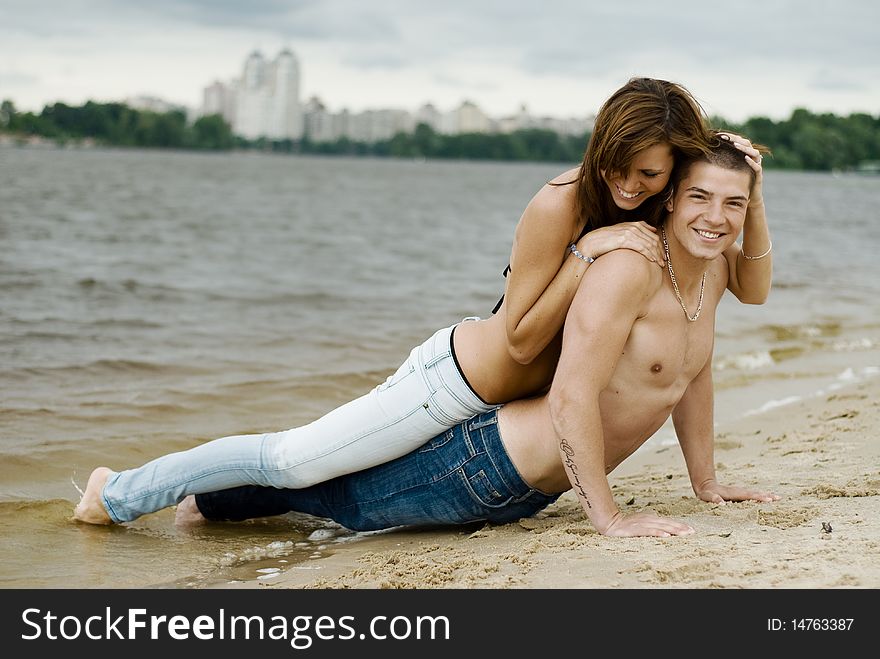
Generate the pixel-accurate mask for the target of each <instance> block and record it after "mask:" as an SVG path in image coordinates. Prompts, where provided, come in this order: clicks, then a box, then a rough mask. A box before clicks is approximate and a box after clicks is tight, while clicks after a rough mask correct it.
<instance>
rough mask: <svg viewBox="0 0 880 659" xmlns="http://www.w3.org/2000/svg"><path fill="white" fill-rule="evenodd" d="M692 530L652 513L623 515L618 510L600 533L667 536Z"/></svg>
mask: <svg viewBox="0 0 880 659" xmlns="http://www.w3.org/2000/svg"><path fill="white" fill-rule="evenodd" d="M693 532H694V529H693V528H692V527H690V526H688V525H687V524H684V523H682V522H677V521H675V520H674V519H669V518H668V517H660V516H658V515H655V514H654V513H636V514H635V515H624V514H623V513H621V512H620V511H618V512H617V514H616V515H615V516H614V517H613V518H612V520H611V523H610V524H609V525H608V526H607V527H606V529H605V530H604V531H603V532H602V535H610V536H615V537H630V538H631V537H634V536H654V537H658V538H668V537H670V536H673V535H690V534H691V533H693Z"/></svg>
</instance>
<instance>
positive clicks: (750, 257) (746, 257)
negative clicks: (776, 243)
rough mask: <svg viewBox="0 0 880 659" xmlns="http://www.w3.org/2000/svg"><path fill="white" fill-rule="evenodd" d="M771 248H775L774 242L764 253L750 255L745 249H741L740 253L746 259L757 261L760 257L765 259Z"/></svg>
mask: <svg viewBox="0 0 880 659" xmlns="http://www.w3.org/2000/svg"><path fill="white" fill-rule="evenodd" d="M768 242H769V241H768ZM771 249H773V243H772V242H771V243H770V247H768V248H767V251H766V252H764V253H763V254H759V255H758V256H749V255H748V254H746V253H745V252H743V251H740V254H742V255H743V258H744V259H748V260H749V261H757V260H758V259H763V258H764V257H765V256H767V255H768V254H769V253H770V250H771Z"/></svg>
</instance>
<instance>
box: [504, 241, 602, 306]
mask: <svg viewBox="0 0 880 659" xmlns="http://www.w3.org/2000/svg"><path fill="white" fill-rule="evenodd" d="M589 230H590V229H589V228H588V227H586V226H585V227H584V228H583V230H582V231H581V235H579V236H578V237H577V240H580V239H581V238H583V237H584V236H585V235H587V232H588V231H589ZM577 240H575V242H577ZM508 272H510V264H509V263H508V264H507V267H506V268H504V272H502V273H501V276H502V277H504V278H505V279H506V278H507V273H508ZM503 302H504V296H503V295H502V296H501V299H500V300H498V304H496V305H495V308H494V309H492V313H493V314H495V313H498V310H499V309H500V308H501V305H502V303H503Z"/></svg>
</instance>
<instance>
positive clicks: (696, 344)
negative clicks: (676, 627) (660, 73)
mask: <svg viewBox="0 0 880 659" xmlns="http://www.w3.org/2000/svg"><path fill="white" fill-rule="evenodd" d="M753 182H754V173H753V171H752V169H751V168H750V167H749V165H748V164H747V163H746V161H745V160H744V159H743V157H742V154H741V153H740V152H738V151H737V150H736V149H735V148H734V147H733V146H732V145H731V144H730V143H728V142H722V143H721V144H720V145H719V146H718V147H717V148H716V149H714V150H713V152H712V153H711V154H709V155H708V156H707V157H706V158H705V159H697V160H693V161H690V162H687V163H682V165H681V166H680V167H679V170H678V172H677V181H676V185H675V192H674V195H673V197H672V199H670V200H669V202H668V203H667V210H668V211H669V214H668V216H667V217H666V219H665V221H664V224H663V226H662V228H661V234H662V236H663V240H664V246H665V248H666V250H667V257H666V261H667V269H666V270H660V269H658V268H657V267H656V266H653V265H652V264H651V263H649V262H648V261H647V260H646V259H644V258H643V257H642V256H641V255H639V254H636V253H635V252H629V251H627V250H617V251H615V252H610V253H608V254H606V255H604V256H603V257H602V258H600V259H598V260H597V261H596V262H595V263H594V264H593V265H592V266H591V267H590V268H589V269H588V270H587V273H586V275H585V276H584V280H583V281H582V283H581V285H580V286H579V289H578V293H577V295H576V296H575V299H574V301H573V303H572V306H571V309H570V310H569V313H568V316H567V319H566V323H565V328H564V330H563V342H562V354H561V356H560V360H559V365H558V367H557V370H556V374H555V376H554V379H553V383H552V385H551V387H550V390H549V392H548V393H547V394H546V395H544V396H541V397H538V398H533V399H524V400H519V401H516V402H513V403H510V404H507V405H505V406H503V407H502V408H500V409H498V410H496V411H492V412H488V413H485V414H482V415H479V416H477V417H474V418H473V419H471V420H470V421H466V422H464V423H462V424H460V425H459V426H456V427H455V428H453V429H452V430H450V431H448V432H446V433H444V434H442V435H440V436H438V437H436V438H435V439H434V440H432V441H430V442H428V444H426V445H425V446H424V447H422V448H420V449H418V450H416V451H413V452H412V453H410V454H408V455H406V456H403V457H402V458H399V459H397V460H393V461H391V462H389V463H386V464H384V465H379V466H376V467H373V468H371V469H367V470H365V471H361V472H357V473H355V474H350V475H347V476H343V477H340V478H336V479H333V480H331V481H328V482H326V483H321V484H319V485H315V486H312V487H309V488H305V489H300V490H276V489H272V488H258V487H253V486H246V487H242V488H235V489H232V490H224V491H221V492H214V493H211V494H201V495H197V496H196V497H195V499H193V498H192V497H190V498H188V499H187V500H185V501H184V502H182V504H181V506H180V507H179V510H178V519H179V520H180V521H193V520H197V519H200V518H201V517H202V516H204V517H206V518H208V519H244V518H247V517H257V516H265V515H272V514H279V513H283V512H287V511H290V510H297V511H301V512H306V513H311V514H315V515H319V516H323V517H330V518H332V519H335V520H336V521H337V522H339V523H341V524H343V525H344V526H347V527H349V528H353V529H356V530H373V529H379V528H388V527H391V526H399V525H404V524H444V523H446V524H460V523H465V522H471V521H477V520H481V519H484V520H487V521H490V522H506V521H512V520H514V519H517V518H519V517H523V516H527V515H531V514H533V513H535V512H537V511H538V510H540V509H541V508H543V507H544V506H546V505H547V504H549V503H550V502H552V501H553V500H555V498H556V497H557V496H558V494H559V493H561V492H563V491H565V490H567V489H569V488H571V489H573V490H574V492H575V494H576V495H577V497H578V500H579V501H580V503H581V505H582V506H583V508H584V511H585V512H586V514H587V516H588V517H589V518H590V521H591V522H592V523H593V525H594V526H595V527H596V529H597V530H598V531H599V532H600V533H603V534H606V535H615V536H638V535H649V536H671V535H683V534H688V533H692V532H693V529H692V528H691V527H690V526H688V525H687V524H683V523H681V522H679V521H676V520H672V519H668V518H664V517H659V516H657V515H654V514H651V513H639V514H635V515H623V514H622V513H621V511H620V510H619V509H618V508H617V506H616V504H615V503H614V500H613V497H612V495H611V489H610V487H609V485H608V480H607V474H608V473H609V472H611V471H612V470H613V469H614V468H615V467H616V466H617V465H619V464H620V463H621V462H622V461H623V460H624V459H625V458H626V457H627V456H629V455H631V454H632V453H633V451H635V450H636V449H637V448H638V447H639V446H641V445H642V443H644V442H645V440H647V439H648V438H649V437H650V436H651V435H652V434H653V433H654V432H656V431H657V429H658V428H660V426H661V425H663V423H664V422H665V421H666V419H667V418H669V416H670V414H671V415H672V419H673V423H674V426H675V430H676V433H677V435H678V439H679V443H680V445H681V447H682V452H683V454H684V457H685V462H686V464H687V469H688V473H689V475H690V479H691V484H692V486H693V489H694V492H695V493H696V495H697V496H698V497H699V498H701V499H703V500H704V501H711V502H719V503H720V502H722V501H727V500H734V501H738V500H758V501H775V500H777V499H778V498H779V497H778V496H776V495H774V494H771V493H769V492H763V491H757V490H751V489H747V488H741V487H733V486H725V485H721V484H720V483H718V481H717V480H716V478H715V467H714V457H713V386H712V370H711V366H712V349H713V344H714V315H715V308H716V307H717V304H718V302H719V301H720V299H721V296H722V294H723V293H724V290H725V288H726V286H727V280H728V276H729V273H728V267H727V264H726V261H725V259H724V257H723V252H724V250H725V249H727V248H728V247H730V246H731V245H732V244H733V242H734V240H735V239H736V237H737V236H738V235H739V233H740V231H741V230H742V226H743V222H744V220H745V216H746V211H747V207H748V203H749V195H750V190H751V187H752V184H753ZM746 258H757V257H754V256H753V257H748V256H746Z"/></svg>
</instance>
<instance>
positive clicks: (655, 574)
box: [224, 378, 880, 589]
mask: <svg viewBox="0 0 880 659" xmlns="http://www.w3.org/2000/svg"><path fill="white" fill-rule="evenodd" d="M878 427H880V380H878V379H877V378H874V379H871V380H868V381H865V382H862V383H859V384H857V385H854V386H850V387H843V388H841V389H839V390H837V391H836V392H835V393H832V394H828V395H826V396H823V397H821V398H818V397H817V398H813V399H809V400H804V401H801V402H798V403H796V404H792V405H789V406H785V407H779V408H776V409H774V410H772V411H769V412H766V413H764V414H761V415H753V416H750V417H748V418H746V419H743V420H741V421H738V422H736V423H732V424H730V426H729V427H728V428H726V429H724V430H723V431H721V432H719V433H718V435H717V437H716V442H715V458H716V463H717V472H718V478H719V480H720V481H721V482H724V483H729V484H742V485H754V486H756V487H759V488H767V489H770V490H772V491H774V492H775V493H777V494H779V495H781V496H782V499H781V500H780V501H778V502H775V503H755V502H742V503H728V504H724V505H717V504H709V503H704V502H701V501H699V500H697V499H696V498H695V497H694V495H693V492H692V490H691V488H690V483H689V481H688V479H687V473H686V470H685V467H684V460H683V458H682V457H681V453H680V451H678V449H677V448H676V447H661V448H659V449H655V450H653V451H649V452H644V453H643V452H638V453H636V454H635V455H634V456H632V457H631V458H630V459H629V460H628V461H626V462H624V463H623V464H622V465H621V466H620V467H619V468H618V469H617V470H616V471H615V472H613V473H612V475H611V476H610V477H609V482H610V483H611V485H612V488H613V492H614V494H615V499H616V501H617V503H618V505H619V506H620V507H621V509H623V510H624V511H625V512H637V511H642V510H653V511H655V512H656V513H658V514H661V515H669V516H672V517H675V518H677V519H681V520H684V521H686V522H687V523H689V524H690V525H691V526H693V527H694V528H695V529H696V533H694V534H693V535H691V536H682V537H674V538H608V537H604V536H602V535H600V534H598V533H597V532H596V531H595V529H594V528H593V527H592V525H591V524H590V522H589V520H587V518H586V516H585V515H584V513H583V511H582V510H581V508H580V506H579V504H578V503H577V502H576V501H575V499H574V497H573V496H572V494H571V492H568V493H566V494H565V495H564V496H563V497H561V498H560V499H559V501H557V502H556V503H555V504H553V505H552V506H550V507H549V508H547V509H546V510H545V511H543V512H542V513H540V514H539V515H538V516H536V517H533V518H528V519H522V520H520V521H519V522H517V523H512V524H507V525H503V526H489V525H482V526H481V525H477V526H476V527H468V528H466V529H463V530H459V529H436V528H434V529H427V530H395V531H392V532H386V533H383V534H380V535H374V536H372V537H366V538H362V539H360V540H359V541H358V542H356V543H346V544H342V545H340V546H338V547H337V548H335V549H333V550H332V552H331V553H330V554H329V555H326V556H323V557H320V558H316V559H314V560H308V561H306V562H305V563H304V564H297V565H292V566H291V565H286V564H284V563H280V564H279V563H276V565H277V566H278V567H279V569H280V570H281V571H279V572H263V573H261V574H262V576H263V577H266V576H267V575H277V576H273V577H272V578H263V579H260V580H257V579H254V580H250V581H244V582H239V583H233V584H224V587H230V588H236V587H239V588H554V589H556V588H700V589H703V588H723V589H737V588H745V589H756V588H859V589H861V588H877V587H880V526H878V525H877V523H876V520H877V519H878V518H880V442H878V441H877V428H878ZM262 569H264V570H271V569H272V562H271V561H268V562H265V563H264V564H263V568H262Z"/></svg>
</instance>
